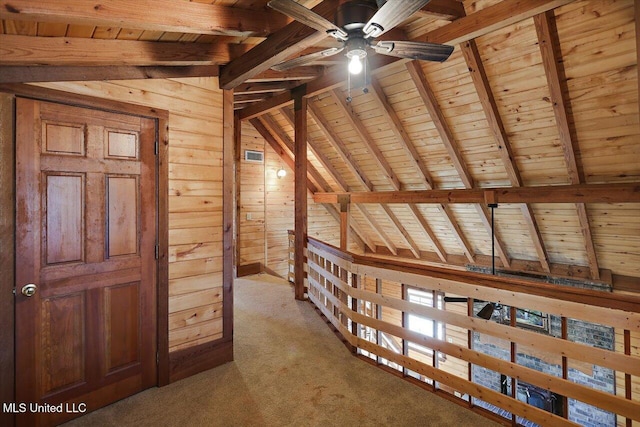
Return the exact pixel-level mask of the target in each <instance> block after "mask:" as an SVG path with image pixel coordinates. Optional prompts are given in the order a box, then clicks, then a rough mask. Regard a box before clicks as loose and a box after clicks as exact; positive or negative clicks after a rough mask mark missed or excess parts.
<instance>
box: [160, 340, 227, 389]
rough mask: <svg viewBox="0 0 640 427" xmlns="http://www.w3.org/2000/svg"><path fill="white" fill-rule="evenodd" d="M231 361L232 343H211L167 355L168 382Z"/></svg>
mask: <svg viewBox="0 0 640 427" xmlns="http://www.w3.org/2000/svg"><path fill="white" fill-rule="evenodd" d="M231 361H233V341H232V340H226V341H222V342H220V341H219V340H218V341H213V342H211V343H205V344H202V345H198V346H195V347H193V348H187V349H184V350H180V351H176V352H173V353H169V382H175V381H178V380H181V379H183V378H187V377H190V376H192V375H195V374H198V373H200V372H203V371H207V370H209V369H211V368H215V367H216V366H220V365H223V364H225V363H227V362H231Z"/></svg>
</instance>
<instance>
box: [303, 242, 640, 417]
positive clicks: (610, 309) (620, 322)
mask: <svg viewBox="0 0 640 427" xmlns="http://www.w3.org/2000/svg"><path fill="white" fill-rule="evenodd" d="M307 269H308V277H307V280H308V296H309V299H310V300H311V301H312V302H313V303H314V304H315V305H316V306H317V307H318V309H319V310H320V311H321V312H322V313H323V315H324V316H326V318H327V319H328V320H329V321H330V322H331V323H332V324H333V326H334V327H335V328H336V329H337V331H338V332H339V333H340V334H341V335H342V337H344V339H345V340H346V341H347V342H348V343H349V345H350V346H351V348H352V350H353V351H354V352H355V353H357V354H358V355H360V356H362V357H367V358H370V359H373V360H375V361H377V363H382V364H384V365H386V366H387V367H390V368H391V369H397V371H398V373H399V374H401V375H404V376H406V377H413V378H417V379H419V380H420V381H424V382H427V383H430V384H431V387H432V389H433V390H434V391H438V392H441V391H443V390H444V391H447V392H448V393H450V394H451V396H449V397H451V398H453V396H455V397H457V398H459V399H463V400H465V401H466V402H467V403H465V404H468V405H469V406H472V407H473V406H474V402H476V401H475V400H474V398H476V399H480V400H481V401H482V402H486V403H488V404H489V405H493V406H495V407H497V408H502V409H503V410H505V411H508V412H509V414H510V415H509V416H510V417H511V419H512V422H514V423H515V422H516V416H519V417H523V418H525V419H527V420H530V421H533V422H535V423H538V424H541V425H554V426H555V425H558V426H559V425H577V424H575V423H573V422H571V421H569V420H568V419H567V410H566V408H567V404H566V403H567V399H575V400H577V401H580V402H584V403H586V404H588V405H592V406H595V407H597V408H601V409H603V410H605V411H609V412H612V413H615V414H617V416H618V422H619V423H621V424H622V425H624V424H625V423H626V424H627V425H631V420H632V419H633V420H640V402H639V401H638V395H637V391H634V393H636V394H635V396H632V388H636V390H637V387H638V379H639V376H640V356H639V355H638V349H637V341H636V342H635V344H634V350H633V351H634V353H633V354H632V346H631V338H632V337H633V339H634V340H638V339H640V298H637V297H630V296H619V295H617V294H613V293H607V292H600V291H591V290H584V289H574V288H569V287H559V286H556V285H548V284H544V283H533V282H530V281H525V280H518V279H513V278H504V277H497V276H488V275H483V274H478V273H471V272H467V271H451V270H448V269H439V268H430V267H424V266H419V265H413V264H406V263H401V262H395V261H387V260H378V259H372V258H368V257H362V256H358V255H355V254H350V253H347V252H343V251H341V250H339V249H338V248H336V247H333V246H331V245H328V244H325V243H323V242H320V241H318V240H315V239H312V238H310V239H309V241H308V245H307ZM409 287H410V288H412V289H418V290H422V291H427V292H431V293H432V295H434V301H436V299H435V296H437V295H440V298H442V296H443V295H445V296H456V297H458V298H457V299H456V300H454V301H458V302H457V303H445V304H444V306H441V307H437V306H435V307H428V306H425V305H422V304H418V303H414V302H410V301H408V299H407V298H405V295H406V291H405V290H406V289H407V288H409ZM385 288H386V289H385ZM465 298H466V300H465ZM474 300H475V301H476V303H475V304H474ZM477 300H480V301H481V302H480V303H478V302H477ZM460 301H466V302H460ZM488 301H491V302H493V303H498V304H501V305H503V306H509V307H512V308H511V309H510V310H511V313H512V316H511V320H510V321H509V322H508V324H502V323H498V322H496V321H493V320H484V319H482V318H478V317H476V316H475V315H474V311H477V310H476V309H474V307H476V306H477V305H478V304H480V306H482V305H484V304H486V302H488ZM434 305H435V304H434ZM516 307H517V308H518V309H526V310H527V311H528V312H532V313H538V312H542V313H548V314H550V315H554V316H558V317H559V318H561V319H562V334H561V336H559V337H557V336H552V335H551V334H548V333H546V334H545V333H540V331H535V330H532V329H527V328H523V327H519V326H518V325H517V323H516V320H515V317H516ZM410 315H414V316H420V317H421V318H424V319H431V320H432V321H433V322H439V323H440V324H442V325H444V326H445V331H446V332H447V338H446V339H445V338H444V337H440V339H439V338H438V337H436V336H428V335H427V334H423V333H420V332H416V331H415V330H410V329H409V327H408V323H409V321H408V319H409V316H410ZM574 319H577V320H580V321H584V322H591V323H595V324H599V325H606V326H609V327H611V328H614V330H615V331H616V339H620V340H624V343H620V344H621V345H619V346H617V347H618V348H622V349H623V350H621V351H615V350H605V349H602V348H595V347H593V346H589V345H585V344H581V343H579V342H575V341H570V340H569V339H567V322H568V321H573V320H574ZM434 324H435V323H434ZM372 332H373V333H372ZM381 334H385V335H386V336H387V337H391V338H390V339H391V340H394V342H396V343H398V342H400V343H402V345H401V348H402V350H401V351H398V345H395V346H394V345H388V344H387V343H389V342H391V341H390V340H389V338H388V339H387V340H383V339H381V338H380V336H381ZM474 334H476V337H478V336H480V337H482V338H481V339H482V340H484V341H485V342H487V341H491V342H496V343H500V346H501V347H502V348H506V349H508V350H507V351H509V352H510V353H509V354H510V355H511V356H510V358H507V359H504V358H499V357H494V356H491V355H489V354H484V353H483V352H481V351H478V350H474V345H473V342H474V339H473V337H474ZM433 335H435V334H433ZM409 343H411V344H409ZM416 345H417V346H420V347H419V348H421V349H427V350H428V351H429V352H430V353H429V352H426V353H425V352H424V351H423V352H417V351H415V350H412V348H413V349H415V348H416ZM625 353H626V354H625ZM522 354H534V355H536V357H539V358H543V359H545V360H552V361H554V363H556V364H557V365H560V366H561V367H562V374H560V375H561V376H554V375H551V374H547V373H543V372H540V371H538V370H534V369H531V368H529V367H526V366H523V365H522V364H519V363H518V355H522ZM594 365H595V366H600V367H604V368H608V369H611V370H613V371H615V373H616V374H617V375H618V378H623V379H624V383H625V385H624V387H622V390H624V394H625V395H615V394H612V393H607V392H604V391H600V390H597V389H595V388H592V387H590V386H587V385H582V384H578V383H576V382H574V381H572V380H570V379H569V378H568V371H569V367H575V366H578V367H580V366H582V367H583V368H584V367H585V366H586V367H591V369H593V366H594ZM482 368H485V369H488V370H490V371H492V372H495V373H500V374H502V375H505V376H506V377H507V378H509V381H510V382H511V392H510V394H509V395H505V394H504V390H502V391H501V390H496V389H492V388H490V387H487V386H483V385H480V384H478V383H476V382H473V381H471V380H472V378H473V377H472V372H473V370H474V369H482ZM585 369H586V368H585ZM632 378H633V381H632ZM517 382H525V383H528V384H532V385H534V386H537V387H540V388H542V389H545V390H549V391H551V392H553V393H557V395H559V396H561V397H562V399H564V408H565V410H564V414H563V415H554V414H552V413H550V412H546V411H545V410H542V409H539V408H537V407H534V406H531V405H529V404H527V403H525V402H522V401H520V400H518V399H517V398H516V397H517V395H516V390H517V384H516V383H517ZM632 382H633V384H634V385H633V387H632ZM623 417H626V420H625V419H624V418H623Z"/></svg>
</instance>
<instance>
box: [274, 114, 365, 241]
mask: <svg viewBox="0 0 640 427" xmlns="http://www.w3.org/2000/svg"><path fill="white" fill-rule="evenodd" d="M280 114H282V116H283V117H284V118H285V119H286V120H287V122H288V123H289V125H290V126H291V127H295V118H294V117H293V113H292V112H291V111H289V110H287V109H285V108H282V109H280ZM307 142H308V145H307V147H309V149H310V150H311V152H312V153H313V155H314V156H315V157H316V159H318V161H319V162H320V163H321V164H322V167H324V169H325V170H326V171H327V173H328V174H329V176H330V177H331V178H332V179H333V180H334V181H335V183H336V185H337V186H338V189H339V190H340V191H347V190H348V188H349V186H348V185H347V182H346V181H345V180H344V178H342V176H341V175H340V173H339V172H338V170H337V169H336V168H335V167H334V166H333V164H332V163H331V161H330V160H329V159H328V158H327V156H325V155H324V154H323V153H322V152H321V151H320V150H318V147H317V143H316V141H315V140H313V139H312V138H309V137H307ZM326 205H327V204H325V206H326ZM354 209H356V210H358V211H360V207H359V206H354ZM332 215H333V214H332ZM339 217H340V215H338V222H340V220H339ZM350 226H351V228H352V229H353V231H354V232H355V233H356V235H358V236H359V238H360V240H361V241H362V243H363V245H366V246H367V247H368V248H369V249H371V250H372V251H373V252H375V250H376V245H375V244H374V243H373V242H372V241H371V239H369V237H368V236H367V234H366V233H365V232H363V231H362V229H361V228H360V226H359V225H358V223H357V222H356V221H355V220H354V218H351V222H350Z"/></svg>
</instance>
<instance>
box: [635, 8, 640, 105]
mask: <svg viewBox="0 0 640 427" xmlns="http://www.w3.org/2000/svg"><path fill="white" fill-rule="evenodd" d="M634 9H635V21H636V58H637V59H638V61H637V62H638V64H640V2H635V3H634ZM636 68H637V70H638V77H637V80H638V82H640V67H636ZM638 110H639V111H640V83H638Z"/></svg>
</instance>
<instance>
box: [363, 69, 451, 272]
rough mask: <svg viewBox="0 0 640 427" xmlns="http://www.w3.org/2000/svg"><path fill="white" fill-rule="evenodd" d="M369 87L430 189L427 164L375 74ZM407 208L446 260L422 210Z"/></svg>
mask: <svg viewBox="0 0 640 427" xmlns="http://www.w3.org/2000/svg"><path fill="white" fill-rule="evenodd" d="M371 88H372V89H373V91H372V92H370V93H371V94H372V95H373V99H374V100H375V102H376V103H377V104H378V106H379V107H380V111H382V113H383V115H384V116H385V118H386V119H387V121H388V122H389V124H390V125H391V130H392V132H393V133H394V135H395V137H396V141H398V142H399V143H400V144H401V145H402V147H403V148H404V150H405V152H406V154H407V156H408V157H409V158H410V159H411V161H412V164H413V165H414V166H415V167H416V169H417V170H418V177H419V178H420V180H421V181H422V184H423V185H424V186H425V187H426V188H427V189H428V190H429V189H432V188H433V180H432V179H431V175H430V174H429V171H428V169H427V166H426V165H425V163H424V162H423V161H422V158H421V157H420V153H418V150H417V149H416V147H415V145H414V144H413V142H412V141H411V138H409V135H408V133H407V131H406V130H405V128H404V126H403V124H402V121H401V120H400V117H398V115H397V114H396V112H395V111H394V109H393V107H392V106H391V104H390V103H389V100H388V99H387V96H386V95H385V93H384V91H383V90H382V86H380V83H379V82H378V80H377V79H376V77H375V76H372V77H371ZM409 209H410V211H411V214H412V215H413V217H414V219H415V220H416V221H417V222H418V224H420V227H421V228H422V230H423V232H424V234H425V235H426V236H427V238H428V239H429V241H430V242H431V245H432V246H433V247H434V249H435V251H436V253H437V254H438V257H440V260H441V261H442V262H447V254H446V251H445V249H444V247H443V246H442V244H441V243H440V241H439V239H438V237H437V236H436V235H435V233H434V232H433V230H432V229H431V227H429V224H428V223H427V220H426V219H425V218H424V216H423V214H422V212H420V210H419V209H418V208H417V207H416V206H415V205H409Z"/></svg>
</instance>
